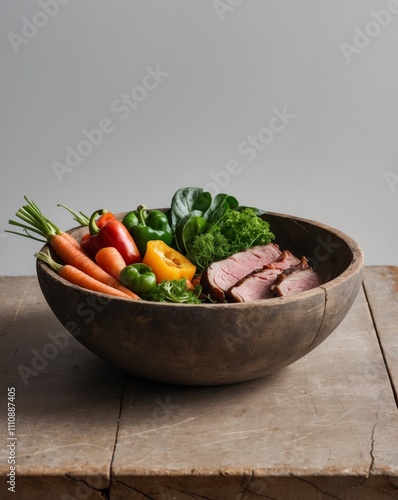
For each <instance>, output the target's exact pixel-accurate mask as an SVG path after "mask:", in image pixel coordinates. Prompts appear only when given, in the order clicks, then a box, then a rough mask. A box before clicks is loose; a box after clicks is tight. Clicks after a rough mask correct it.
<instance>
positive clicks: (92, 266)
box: [49, 234, 139, 299]
mask: <svg viewBox="0 0 398 500" xmlns="http://www.w3.org/2000/svg"><path fill="white" fill-rule="evenodd" d="M49 243H50V245H51V248H52V249H53V250H54V252H55V253H56V254H57V255H58V257H60V259H61V260H62V261H63V262H65V264H70V265H72V266H74V267H76V268H77V269H79V270H80V271H83V272H84V273H85V274H87V275H88V276H91V277H92V278H94V279H96V280H97V281H101V282H102V283H104V284H105V285H108V286H111V287H113V288H115V289H117V290H120V291H122V292H123V293H124V294H125V295H129V296H130V297H131V298H132V299H139V296H138V295H137V294H135V293H134V292H132V291H131V290H129V289H128V288H126V287H125V286H123V285H122V284H121V283H120V282H119V281H118V280H117V279H115V278H114V277H113V276H111V275H110V274H108V273H107V272H105V271H104V270H103V269H102V268H101V267H100V266H99V265H98V264H97V263H96V262H94V261H93V260H92V259H91V258H90V257H89V256H88V255H87V254H86V253H84V252H83V250H81V249H79V248H76V247H75V246H73V245H70V243H69V241H68V239H67V238H64V237H63V236H62V234H55V235H52V236H51V237H50V238H49Z"/></svg>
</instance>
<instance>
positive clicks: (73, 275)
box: [35, 252, 131, 299]
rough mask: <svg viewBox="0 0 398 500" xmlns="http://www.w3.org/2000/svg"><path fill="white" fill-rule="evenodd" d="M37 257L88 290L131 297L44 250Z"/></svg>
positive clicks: (62, 276) (125, 297)
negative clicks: (59, 262) (53, 257)
mask: <svg viewBox="0 0 398 500" xmlns="http://www.w3.org/2000/svg"><path fill="white" fill-rule="evenodd" d="M35 257H36V258H37V259H40V260H42V261H44V262H46V263H47V264H48V265H49V266H50V267H51V269H53V271H55V272H56V273H57V274H58V276H60V277H61V278H64V279H65V280H66V281H69V282H70V283H73V284H74V285H78V286H81V287H82V288H85V289H87V290H91V291H93V292H100V293H106V294H108V295H113V296H115V297H123V298H124V299H131V297H129V296H128V295H127V294H125V293H123V292H121V291H120V290H117V289H116V288H113V287H111V286H108V285H105V284H104V283H102V282H101V281H98V280H96V279H94V278H92V277H91V276H89V275H88V274H86V273H84V272H83V271H80V270H79V269H77V268H76V267H74V266H71V265H70V264H58V263H57V262H55V260H54V259H52V258H51V257H50V255H49V254H47V253H44V252H37V253H35Z"/></svg>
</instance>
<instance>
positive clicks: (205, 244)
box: [187, 208, 275, 271]
mask: <svg viewBox="0 0 398 500" xmlns="http://www.w3.org/2000/svg"><path fill="white" fill-rule="evenodd" d="M274 238H275V235H274V234H273V233H272V232H271V231H270V226H269V223H268V222H266V221H265V220H263V219H261V218H260V217H258V216H257V215H256V210H255V209H252V208H244V209H242V210H228V211H227V212H226V213H225V215H224V217H223V218H222V219H221V220H220V221H219V224H217V225H213V226H211V228H210V229H209V230H208V231H207V232H205V233H203V234H200V235H198V236H196V237H195V239H194V240H193V242H192V244H191V245H190V246H189V248H188V252H187V256H188V258H189V259H190V260H191V261H192V262H193V263H194V264H195V265H196V267H197V268H198V270H200V271H203V270H204V269H206V267H208V266H209V265H210V264H211V263H212V262H217V261H219V260H222V259H226V258H227V257H229V256H230V255H232V254H234V253H236V252H241V251H244V250H247V249H248V248H250V247H253V246H255V245H267V244H268V243H271V241H272V240H273V239H274Z"/></svg>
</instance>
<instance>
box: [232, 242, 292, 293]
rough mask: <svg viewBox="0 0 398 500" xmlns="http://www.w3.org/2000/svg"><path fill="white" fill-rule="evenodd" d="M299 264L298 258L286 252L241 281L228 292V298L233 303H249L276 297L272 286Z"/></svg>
mask: <svg viewBox="0 0 398 500" xmlns="http://www.w3.org/2000/svg"><path fill="white" fill-rule="evenodd" d="M299 264H300V260H299V259H298V258H297V257H295V256H294V255H293V254H291V253H290V252H289V251H287V250H284V251H283V252H282V254H281V255H280V256H279V257H278V258H277V259H276V260H275V261H274V262H271V263H269V264H266V265H264V267H263V269H258V270H256V271H253V272H252V273H250V274H249V275H248V276H245V277H244V278H242V279H241V280H239V281H238V282H237V283H236V284H235V285H234V286H232V287H231V288H230V289H229V290H228V292H227V298H228V300H229V301H232V302H249V301H252V300H260V299H268V298H271V297H274V295H275V294H274V292H273V290H272V285H273V284H274V282H275V280H276V279H277V278H278V276H279V275H280V274H281V273H282V271H283V270H285V269H289V268H290V267H293V266H297V265H299Z"/></svg>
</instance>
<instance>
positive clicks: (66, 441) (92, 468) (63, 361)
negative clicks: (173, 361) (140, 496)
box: [0, 277, 124, 500]
mask: <svg viewBox="0 0 398 500" xmlns="http://www.w3.org/2000/svg"><path fill="white" fill-rule="evenodd" d="M0 298H1V300H0V319H1V324H0V349H1V353H2V356H1V359H2V368H3V370H2V371H3V376H2V378H1V382H0V387H1V391H0V394H1V395H2V398H3V399H2V404H1V412H2V417H1V421H2V424H3V427H2V436H6V435H7V437H9V436H8V433H7V428H6V427H5V425H4V424H5V422H6V420H7V416H6V414H5V413H6V398H7V396H6V395H7V388H8V387H15V391H16V417H17V421H16V445H17V446H16V462H17V477H16V492H17V496H14V497H12V496H10V498H18V499H22V500H25V499H29V500H36V499H42V498H43V491H46V492H47V495H48V497H47V498H62V499H63V500H67V499H68V498H69V499H71V498H74V499H75V498H85V499H90V500H92V499H99V498H101V499H103V495H102V493H101V491H102V490H104V489H105V490H106V489H107V488H109V485H110V464H111V459H112V455H113V449H114V442H115V436H116V430H117V422H118V417H119V409H120V400H121V394H122V387H123V379H124V374H122V373H121V372H119V371H118V370H116V369H114V368H113V367H111V366H109V365H108V364H107V363H105V362H103V361H102V360H100V359H99V358H97V357H96V356H94V355H93V354H91V353H90V352H89V351H87V350H86V349H85V348H84V347H83V346H81V344H79V343H78V342H77V340H76V339H74V338H73V337H71V336H70V335H69V334H68V333H67V332H66V330H65V329H64V328H63V327H62V326H61V324H60V323H59V322H58V320H57V319H56V318H55V316H54V315H53V314H52V312H51V311H50V309H49V307H48V306H47V304H46V303H45V301H44V298H43V296H42V294H41V291H40V289H39V286H38V284H37V280H36V278H35V277H18V278H0ZM9 441H11V440H9ZM7 459H8V452H7V450H6V449H5V448H4V447H2V450H1V455H0V471H1V482H0V491H1V492H2V493H3V492H7V487H8V485H7V484H6V473H7V472H9V464H8V463H7ZM10 495H12V493H10ZM61 495H63V496H61ZM2 498H3V497H2ZM6 498H8V497H6Z"/></svg>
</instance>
